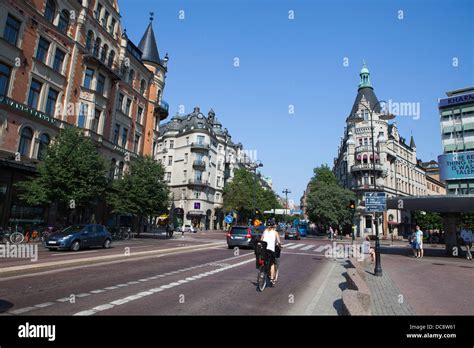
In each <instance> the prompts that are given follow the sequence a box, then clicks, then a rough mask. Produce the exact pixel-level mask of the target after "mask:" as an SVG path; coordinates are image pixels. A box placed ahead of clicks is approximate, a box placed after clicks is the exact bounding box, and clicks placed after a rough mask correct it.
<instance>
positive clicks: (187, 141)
mask: <svg viewBox="0 0 474 348" xmlns="http://www.w3.org/2000/svg"><path fill="white" fill-rule="evenodd" d="M186 145H189V137H186Z"/></svg>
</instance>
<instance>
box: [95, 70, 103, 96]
mask: <svg viewBox="0 0 474 348" xmlns="http://www.w3.org/2000/svg"><path fill="white" fill-rule="evenodd" d="M104 89H105V76H104V75H102V74H99V77H98V78H97V88H96V90H97V93H100V94H101V95H103V94H104Z"/></svg>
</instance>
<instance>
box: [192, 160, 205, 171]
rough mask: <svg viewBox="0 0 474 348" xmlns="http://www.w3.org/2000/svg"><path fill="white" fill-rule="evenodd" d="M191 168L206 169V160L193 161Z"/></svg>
mask: <svg viewBox="0 0 474 348" xmlns="http://www.w3.org/2000/svg"><path fill="white" fill-rule="evenodd" d="M193 168H194V169H198V170H206V162H204V161H201V160H195V161H194V162H193Z"/></svg>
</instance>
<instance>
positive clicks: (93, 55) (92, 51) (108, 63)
mask: <svg viewBox="0 0 474 348" xmlns="http://www.w3.org/2000/svg"><path fill="white" fill-rule="evenodd" d="M86 50H87V53H86V54H84V60H89V61H92V62H94V63H98V64H100V65H102V67H104V68H106V70H107V71H108V72H109V73H110V74H111V75H112V78H113V79H114V80H120V79H121V78H122V75H123V71H121V69H120V66H119V64H117V63H116V61H115V54H110V52H113V51H112V50H104V47H103V46H102V47H100V46H97V45H92V46H90V47H86Z"/></svg>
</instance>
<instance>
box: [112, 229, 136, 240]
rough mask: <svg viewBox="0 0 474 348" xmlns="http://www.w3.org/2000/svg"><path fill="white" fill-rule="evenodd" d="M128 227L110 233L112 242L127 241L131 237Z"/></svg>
mask: <svg viewBox="0 0 474 348" xmlns="http://www.w3.org/2000/svg"><path fill="white" fill-rule="evenodd" d="M131 234H132V233H131V229H130V227H124V226H122V227H120V228H118V229H114V230H113V231H112V238H113V239H114V240H129V239H130V235H131Z"/></svg>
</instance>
